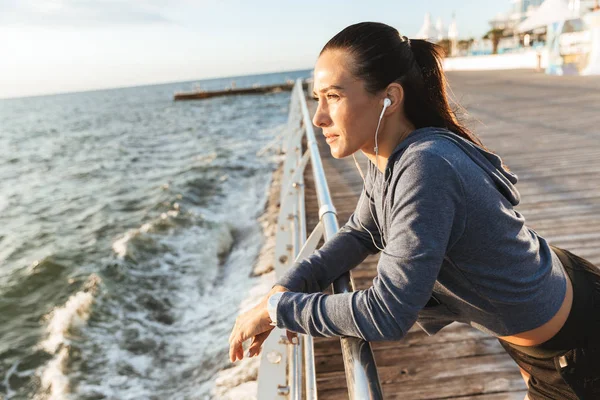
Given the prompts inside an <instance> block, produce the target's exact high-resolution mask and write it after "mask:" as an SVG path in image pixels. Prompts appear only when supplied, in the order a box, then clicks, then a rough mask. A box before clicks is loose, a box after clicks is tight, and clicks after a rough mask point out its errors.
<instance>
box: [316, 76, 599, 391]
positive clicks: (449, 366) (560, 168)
mask: <svg viewBox="0 0 600 400" xmlns="http://www.w3.org/2000/svg"><path fill="white" fill-rule="evenodd" d="M448 76H449V80H450V84H451V86H452V89H453V93H454V98H455V99H457V100H458V101H459V102H460V103H461V105H462V106H463V107H464V108H465V109H466V110H467V111H468V112H469V115H468V116H466V118H464V119H465V121H466V122H467V125H468V126H469V127H470V128H471V129H473V130H474V131H475V132H476V133H477V134H478V135H479V136H480V137H481V138H482V140H483V142H484V143H485V145H486V146H487V147H488V148H490V149H491V150H493V151H495V152H496V153H498V154H499V155H500V156H501V157H502V158H503V160H504V162H505V163H506V164H507V165H508V166H509V167H510V168H511V170H512V171H513V172H515V173H517V175H518V176H519V178H520V181H519V183H518V184H517V188H518V189H519V191H520V192H521V196H522V202H521V204H520V205H519V206H518V208H517V209H518V210H519V212H521V213H522V214H523V215H524V216H525V218H526V220H527V222H528V225H529V226H530V227H531V228H533V229H535V230H536V231H537V232H538V233H539V234H540V235H542V236H544V237H545V238H546V239H548V240H549V241H550V242H551V243H553V244H555V245H557V246H559V247H564V248H567V249H569V250H572V251H573V252H574V253H576V254H578V255H581V256H583V257H586V258H588V259H589V260H590V261H592V262H594V263H596V264H597V265H600V112H599V107H598V106H599V105H600V77H552V76H546V75H544V74H540V73H535V72H532V71H506V72H496V71H494V72H468V73H466V72H465V73H462V72H452V73H449V74H448ZM313 107H314V105H313ZM316 133H317V136H318V138H319V141H320V144H319V145H320V148H321V157H322V158H323V164H324V167H325V172H326V175H327V179H328V183H329V188H330V191H331V193H332V196H333V201H334V204H335V206H336V208H337V211H338V218H339V221H340V226H341V225H343V224H344V223H345V222H346V221H347V219H348V217H349V216H350V214H351V213H352V211H353V210H354V207H355V205H356V202H357V200H358V196H359V194H360V191H361V188H362V180H361V178H360V176H359V174H358V172H357V171H356V168H355V166H354V162H353V160H352V157H348V158H346V159H343V160H336V159H334V158H333V157H331V154H330V152H329V147H328V145H327V144H326V143H325V142H324V140H322V139H323V136H322V135H321V134H320V132H319V131H316ZM357 158H358V159H360V160H361V163H362V165H366V158H365V157H364V156H362V155H360V157H357ZM363 170H365V169H364V168H363ZM305 178H306V184H307V190H306V196H307V199H306V206H307V214H308V228H309V229H310V230H312V228H313V227H314V225H315V224H316V223H317V222H318V221H317V219H318V209H317V206H316V204H317V203H316V195H315V192H314V186H313V185H312V171H311V170H310V168H308V169H307V171H306V176H305ZM310 230H309V232H310ZM376 264H377V257H369V258H368V259H367V260H366V261H365V263H364V264H363V265H361V266H359V267H357V268H356V269H355V270H354V271H353V277H354V281H355V283H356V284H357V287H358V289H366V288H368V287H369V286H370V285H371V281H372V279H373V277H374V275H375V271H376ZM372 347H373V351H374V353H375V357H376V361H377V366H378V370H379V376H380V380H381V383H382V387H383V392H384V397H385V399H403V400H410V399H447V398H452V399H473V400H475V399H478V400H484V399H485V400H501V399H519V400H521V399H523V397H524V395H525V390H526V387H525V383H524V382H523V379H522V378H521V375H520V373H519V370H518V368H517V366H516V364H515V363H514V362H513V361H512V360H511V359H510V358H509V357H508V356H507V355H506V354H505V353H504V351H503V349H502V348H501V347H500V345H499V343H498V342H497V339H495V338H493V337H490V336H487V335H485V334H483V333H481V332H479V331H476V330H474V329H472V328H470V327H469V326H467V325H464V324H452V325H450V326H449V327H447V328H445V329H443V330H442V331H441V332H439V333H438V334H437V335H434V336H431V337H428V336H427V335H426V334H425V333H423V332H422V331H420V330H419V329H418V328H415V327H413V329H411V331H410V332H409V334H408V335H407V336H406V337H405V338H404V339H403V340H401V341H396V342H380V343H373V346H372ZM315 352H316V357H317V358H316V364H317V386H318V394H319V398H320V399H322V400H325V399H346V398H348V394H347V388H346V379H345V376H344V372H343V365H342V358H341V352H340V345H339V340H338V339H316V340H315Z"/></svg>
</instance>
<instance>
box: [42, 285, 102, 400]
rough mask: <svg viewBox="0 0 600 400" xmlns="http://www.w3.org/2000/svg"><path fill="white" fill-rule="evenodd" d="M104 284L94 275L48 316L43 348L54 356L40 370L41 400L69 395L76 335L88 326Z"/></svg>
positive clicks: (53, 399)
mask: <svg viewBox="0 0 600 400" xmlns="http://www.w3.org/2000/svg"><path fill="white" fill-rule="evenodd" d="M100 284H101V279H100V277H98V276H97V275H95V274H92V275H90V277H89V278H88V280H87V281H86V283H85V285H84V288H83V289H82V290H81V291H79V292H77V293H75V294H74V295H72V296H71V297H69V299H68V300H67V302H66V303H65V304H64V305H63V306H61V307H57V308H55V309H54V310H52V311H51V312H50V314H48V315H47V316H46V319H47V321H48V323H47V327H46V332H47V337H46V339H45V340H44V341H42V342H41V343H40V344H39V348H40V349H42V350H44V351H46V352H47V353H48V354H51V355H53V356H54V357H53V358H52V359H51V360H50V361H49V362H48V363H47V364H46V365H45V366H44V367H42V368H41V369H40V371H38V375H39V377H40V382H41V388H40V391H39V393H38V394H37V395H36V397H37V398H39V399H44V400H60V399H63V398H64V397H65V396H66V394H67V393H68V392H69V378H68V376H67V370H66V369H67V365H68V362H69V355H70V344H71V341H72V338H73V337H74V335H76V334H77V332H78V331H80V330H81V329H82V328H83V326H84V325H85V324H86V322H87V320H88V319H89V317H90V314H91V311H92V304H93V303H94V296H95V294H96V292H97V290H98V287H99V286H100Z"/></svg>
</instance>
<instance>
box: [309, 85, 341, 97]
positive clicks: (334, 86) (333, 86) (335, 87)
mask: <svg viewBox="0 0 600 400" xmlns="http://www.w3.org/2000/svg"><path fill="white" fill-rule="evenodd" d="M330 89H337V90H344V88H343V87H341V86H337V85H329V86H327V87H326V88H323V89H321V90H319V92H320V93H325V92H326V91H328V90H330ZM316 95H317V93H316V92H315V91H314V90H313V96H316Z"/></svg>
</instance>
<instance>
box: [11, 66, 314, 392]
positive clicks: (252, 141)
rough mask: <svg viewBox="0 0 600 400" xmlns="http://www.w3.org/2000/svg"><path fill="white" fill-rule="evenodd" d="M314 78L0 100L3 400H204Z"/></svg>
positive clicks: (302, 74) (259, 78)
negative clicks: (300, 97) (194, 96)
mask: <svg viewBox="0 0 600 400" xmlns="http://www.w3.org/2000/svg"><path fill="white" fill-rule="evenodd" d="M309 76H310V71H309V70H303V71H290V72H283V73H276V74H264V75H252V76H241V77H229V78H222V79H211V80H200V81H190V82H180V83H170V84H161V85H150V86H139V87H132V88H121V89H110V90H97V91H90V92H79V93H68V94H59V95H48V96H38V97H28V98H15V99H4V100H0V398H3V399H40V400H44V399H52V400H54V399H89V400H91V399H208V398H211V394H210V393H211V389H212V386H213V385H214V378H215V375H216V374H217V373H218V371H220V370H222V369H224V368H227V367H228V365H229V364H230V363H229V361H228V342H227V339H228V337H229V334H230V331H231V328H232V327H233V324H234V321H235V317H236V315H237V313H238V311H239V304H240V303H241V302H242V301H243V300H244V298H245V297H246V296H247V295H248V292H249V291H250V290H251V287H252V285H253V279H255V278H252V277H251V272H252V266H253V263H254V262H255V260H256V259H257V257H258V253H259V251H260V248H261V245H262V243H263V240H264V238H263V235H262V232H261V226H260V224H259V223H257V218H258V217H259V216H260V215H261V214H262V213H263V211H264V208H265V203H266V199H267V195H268V190H269V185H270V182H271V176H272V173H273V171H274V170H275V168H276V167H277V161H278V157H280V156H278V154H277V151H276V150H274V149H276V148H277V143H278V141H280V139H281V135H282V134H283V133H284V132H285V127H286V122H287V118H288V109H289V103H290V92H279V93H272V94H264V95H245V96H227V97H217V98H212V99H207V100H195V101H183V102H175V101H173V95H174V93H175V92H181V91H192V90H195V89H197V88H202V89H205V90H219V89H224V88H227V87H231V86H232V85H235V87H238V88H240V87H251V86H254V85H257V84H258V85H267V84H273V83H282V82H285V81H288V80H290V79H293V80H295V79H297V78H307V77H309Z"/></svg>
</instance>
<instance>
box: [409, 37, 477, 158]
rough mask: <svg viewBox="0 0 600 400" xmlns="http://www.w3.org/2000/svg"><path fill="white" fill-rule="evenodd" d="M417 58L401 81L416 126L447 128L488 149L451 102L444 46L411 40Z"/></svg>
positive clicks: (410, 117) (410, 118)
mask: <svg viewBox="0 0 600 400" xmlns="http://www.w3.org/2000/svg"><path fill="white" fill-rule="evenodd" d="M409 43H410V49H411V51H412V54H413V57H414V64H413V68H411V69H410V70H409V71H408V72H407V73H406V74H405V75H404V76H403V77H401V78H400V82H401V84H402V87H403V88H404V91H405V93H406V100H405V103H404V104H405V112H406V117H407V118H408V119H409V120H410V121H411V122H412V123H413V124H414V125H415V127H416V128H422V127H426V126H436V127H439V128H446V129H448V130H449V131H452V132H454V133H456V134H457V135H459V136H461V137H462V138H464V139H466V140H468V141H470V142H472V143H475V144H476V145H478V146H480V147H482V148H485V146H484V145H483V143H482V142H481V140H480V139H479V138H478V137H477V136H476V135H475V134H473V133H472V132H471V131H469V130H468V129H467V128H466V127H465V126H464V125H462V124H461V123H460V122H459V121H458V118H457V117H456V112H455V111H454V110H452V108H451V107H450V104H449V101H448V92H447V87H448V81H447V80H446V75H445V74H444V69H443V64H442V59H443V49H442V48H441V47H440V46H438V45H437V44H435V43H431V42H428V41H427V40H420V39H411V40H410V41H409Z"/></svg>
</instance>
